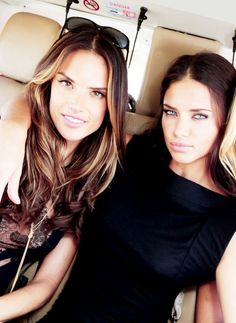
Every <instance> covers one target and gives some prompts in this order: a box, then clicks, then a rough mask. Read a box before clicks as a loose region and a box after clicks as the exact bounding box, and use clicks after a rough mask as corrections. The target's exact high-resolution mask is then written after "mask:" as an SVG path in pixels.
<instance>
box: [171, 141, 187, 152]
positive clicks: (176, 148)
mask: <svg viewBox="0 0 236 323" xmlns="http://www.w3.org/2000/svg"><path fill="white" fill-rule="evenodd" d="M170 147H171V148H172V149H173V150H174V151H176V152H186V151H187V150H188V149H189V148H192V146H191V145H186V144H182V143H178V142H171V143H170Z"/></svg>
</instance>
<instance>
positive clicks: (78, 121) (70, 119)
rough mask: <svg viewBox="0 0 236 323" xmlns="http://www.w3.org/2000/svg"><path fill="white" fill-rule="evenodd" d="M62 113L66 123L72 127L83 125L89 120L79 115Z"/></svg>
mask: <svg viewBox="0 0 236 323" xmlns="http://www.w3.org/2000/svg"><path fill="white" fill-rule="evenodd" d="M61 115H62V117H63V120H64V122H65V124H66V125H67V126H69V127H71V128H78V127H81V126H83V125H84V124H85V123H86V122H87V120H85V119H83V118H81V117H78V116H73V115H70V114H63V113H62V114H61Z"/></svg>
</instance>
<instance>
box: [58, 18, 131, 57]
mask: <svg viewBox="0 0 236 323" xmlns="http://www.w3.org/2000/svg"><path fill="white" fill-rule="evenodd" d="M80 27H94V28H95V29H97V30H99V31H101V32H102V33H103V34H104V35H107V36H108V41H110V43H111V44H112V45H114V46H116V47H118V48H120V49H125V50H126V52H127V54H126V59H125V60H126V61H127V58H128V55H129V38H128V37H127V36H126V35H125V34H123V33H122V32H121V31H119V30H118V29H115V28H112V27H107V26H100V25H98V24H96V23H95V22H94V21H92V20H89V19H86V18H81V17H70V18H67V19H66V21H65V23H64V26H63V27H62V30H61V33H60V37H61V36H62V35H63V33H64V31H65V30H68V31H71V32H76V31H79V28H80ZM60 37H59V38H60Z"/></svg>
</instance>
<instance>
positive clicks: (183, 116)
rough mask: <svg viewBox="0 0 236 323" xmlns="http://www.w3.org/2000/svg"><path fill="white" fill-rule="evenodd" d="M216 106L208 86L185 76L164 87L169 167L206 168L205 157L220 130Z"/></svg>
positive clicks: (164, 128)
mask: <svg viewBox="0 0 236 323" xmlns="http://www.w3.org/2000/svg"><path fill="white" fill-rule="evenodd" d="M216 110H217V109H216V106H215V103H214V102H213V100H212V98H211V95H210V93H209V91H208V88H207V87H206V86H205V85H203V84H201V83H200V82H197V81H195V80H192V79H190V78H188V77H185V78H184V79H182V80H180V81H176V82H174V83H172V84H171V85H170V87H169V88H168V89H167V91H166V93H165V96H164V100H163V116H162V128H163V133H164V138H165V142H166V146H167V148H168V150H169V152H170V154H171V157H172V160H171V168H172V169H176V168H179V167H182V169H185V168H187V167H188V168H189V167H191V168H192V169H194V170H195V171H200V170H201V172H202V170H206V158H207V155H208V153H209V151H210V150H211V148H212V145H213V143H214V142H215V140H216V138H217V135H218V132H219V122H218V120H217V116H216Z"/></svg>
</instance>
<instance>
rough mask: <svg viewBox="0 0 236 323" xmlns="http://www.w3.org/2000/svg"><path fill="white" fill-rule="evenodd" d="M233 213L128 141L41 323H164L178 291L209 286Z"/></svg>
mask: <svg viewBox="0 0 236 323" xmlns="http://www.w3.org/2000/svg"><path fill="white" fill-rule="evenodd" d="M235 210H236V199H233V198H227V197H225V196H222V195H220V194H217V193H214V192H212V191H210V190H208V189H206V188H204V187H202V186H200V185H198V184H196V183H194V182H192V181H189V180H187V179H185V178H183V177H181V176H178V175H176V174H175V173H174V172H172V171H171V170H170V169H169V168H168V167H166V166H164V165H162V163H161V162H160V160H159V157H158V155H157V153H156V151H155V149H152V146H151V145H150V144H149V142H146V140H145V137H142V136H141V137H138V138H133V139H132V141H131V142H130V144H129V147H128V154H127V169H126V171H123V170H122V169H120V168H119V169H118V170H117V172H116V175H115V178H114V180H113V181H112V183H111V185H110V187H109V188H108V189H107V190H106V191H105V192H104V193H103V194H102V195H101V196H100V197H99V198H98V201H97V203H96V207H95V210H94V212H93V213H92V214H90V215H89V216H88V217H87V220H86V222H85V224H84V227H83V235H82V240H81V245H80V250H79V254H78V258H77V262H76V263H75V266H74V268H73V271H72V274H71V276H70V278H69V280H68V283H67V285H66V287H65V289H64V291H63V292H62V294H61V296H60V297H59V299H58V301H57V302H56V303H55V306H54V308H53V310H52V311H51V312H50V313H49V314H48V315H47V316H46V317H45V319H43V320H41V321H42V322H56V321H57V318H59V317H60V319H61V320H62V321H64V320H65V321H68V322H70V323H73V322H78V323H93V322H94V323H95V322H99V323H106V322H114V323H154V322H155V323H157V322H158V323H163V322H166V321H167V319H168V318H169V316H170V313H171V308H172V306H173V302H174V299H175V297H176V296H177V294H178V293H179V292H180V291H181V290H182V289H183V288H184V287H188V286H192V285H197V284H201V283H204V282H206V281H209V280H213V279H214V277H215V270H216V267H217V265H218V263H219V261H220V259H221V257H222V255H223V253H224V250H225V248H226V246H227V244H228V242H229V241H230V239H231V237H232V235H233V234H234V232H235V230H236V212H235ZM41 321H40V322H41Z"/></svg>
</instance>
